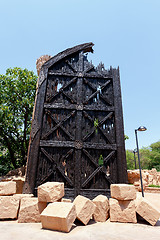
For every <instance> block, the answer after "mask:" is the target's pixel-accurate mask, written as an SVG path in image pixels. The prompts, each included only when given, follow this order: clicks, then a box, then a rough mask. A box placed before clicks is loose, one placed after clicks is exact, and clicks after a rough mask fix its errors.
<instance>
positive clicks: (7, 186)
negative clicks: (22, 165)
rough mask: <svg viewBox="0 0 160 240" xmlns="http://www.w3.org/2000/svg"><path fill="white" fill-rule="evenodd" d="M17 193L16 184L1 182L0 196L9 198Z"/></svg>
mask: <svg viewBox="0 0 160 240" xmlns="http://www.w3.org/2000/svg"><path fill="white" fill-rule="evenodd" d="M15 193H16V183H15V182H12V181H9V182H0V196H8V195H13V194H15Z"/></svg>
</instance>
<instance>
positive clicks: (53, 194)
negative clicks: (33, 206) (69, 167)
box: [38, 182, 64, 202]
mask: <svg viewBox="0 0 160 240" xmlns="http://www.w3.org/2000/svg"><path fill="white" fill-rule="evenodd" d="M63 196H64V183H62V182H46V183H44V184H42V185H40V186H39V187H38V201H39V202H56V201H58V200H59V199H61V198H62V197H63Z"/></svg>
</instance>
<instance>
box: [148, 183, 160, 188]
mask: <svg viewBox="0 0 160 240" xmlns="http://www.w3.org/2000/svg"><path fill="white" fill-rule="evenodd" d="M148 187H156V188H160V186H159V185H154V184H151V185H148Z"/></svg>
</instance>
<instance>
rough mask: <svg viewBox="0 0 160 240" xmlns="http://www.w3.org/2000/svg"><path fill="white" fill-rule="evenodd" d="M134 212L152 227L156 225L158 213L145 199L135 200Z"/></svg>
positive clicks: (159, 215)
mask: <svg viewBox="0 0 160 240" xmlns="http://www.w3.org/2000/svg"><path fill="white" fill-rule="evenodd" d="M136 205H137V207H136V212H137V213H138V214H139V215H140V216H141V217H142V218H144V219H145V220H146V221H147V222H149V223H150V224H151V225H152V226H154V225H155V224H156V222H157V221H158V219H159V218H160V212H159V211H158V209H156V208H155V207H154V206H153V205H152V204H151V203H150V202H149V201H148V200H146V199H145V198H140V199H137V202H136Z"/></svg>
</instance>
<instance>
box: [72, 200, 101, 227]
mask: <svg viewBox="0 0 160 240" xmlns="http://www.w3.org/2000/svg"><path fill="white" fill-rule="evenodd" d="M73 204H74V205H75V206H76V213H77V219H78V220H80V221H81V222H82V223H83V224H84V225H87V223H88V222H89V220H90V219H91V217H92V215H93V213H94V211H95V208H96V206H95V204H94V203H93V202H92V201H91V200H90V199H88V198H86V197H83V196H81V195H78V196H77V197H76V198H75V200H74V201H73Z"/></svg>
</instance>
